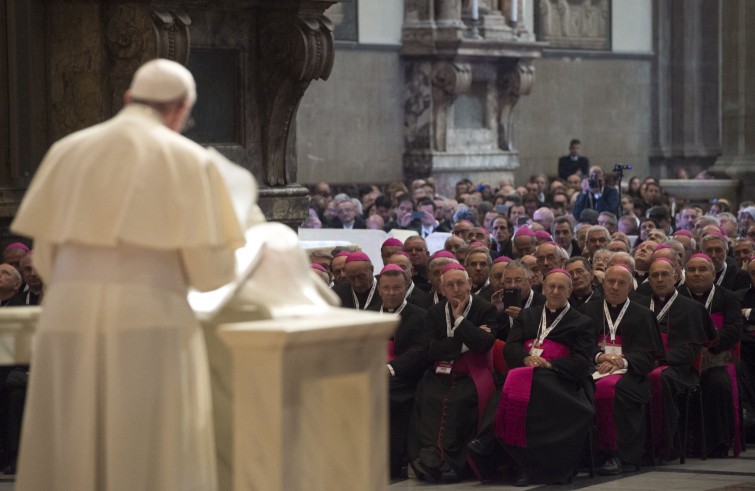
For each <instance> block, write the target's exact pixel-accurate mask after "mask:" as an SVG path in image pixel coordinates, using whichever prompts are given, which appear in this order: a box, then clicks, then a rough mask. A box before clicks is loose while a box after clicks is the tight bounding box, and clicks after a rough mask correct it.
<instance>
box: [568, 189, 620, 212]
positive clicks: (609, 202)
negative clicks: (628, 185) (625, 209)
mask: <svg viewBox="0 0 755 491" xmlns="http://www.w3.org/2000/svg"><path fill="white" fill-rule="evenodd" d="M586 208H592V209H594V210H596V211H597V212H598V213H600V212H602V211H610V212H611V213H613V214H616V212H617V211H618V209H619V192H618V191H617V190H616V189H615V188H612V187H610V186H605V187H604V188H603V194H602V195H601V196H600V198H598V199H597V200H596V199H595V197H594V196H593V195H592V193H589V194H588V193H585V192H581V193H579V196H578V197H577V201H576V202H575V203H574V210H573V212H572V214H573V215H574V218H576V219H577V220H579V216H580V214H581V213H582V210H584V209H586Z"/></svg>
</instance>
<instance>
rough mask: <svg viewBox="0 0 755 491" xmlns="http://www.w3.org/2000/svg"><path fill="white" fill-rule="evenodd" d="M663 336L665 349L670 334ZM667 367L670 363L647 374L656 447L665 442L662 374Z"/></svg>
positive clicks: (651, 420) (651, 425)
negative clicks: (650, 392)
mask: <svg viewBox="0 0 755 491" xmlns="http://www.w3.org/2000/svg"><path fill="white" fill-rule="evenodd" d="M661 338H663V347H664V349H668V347H669V346H668V334H666V333H661ZM667 368H668V365H661V366H659V367H657V368H655V369H654V370H653V371H651V372H650V373H649V374H648V375H647V377H648V380H650V388H651V391H652V397H651V398H650V434H651V437H652V439H653V445H654V446H656V447H657V446H659V445H660V444H661V443H663V384H662V383H661V374H662V373H663V371H664V370H665V369H667Z"/></svg>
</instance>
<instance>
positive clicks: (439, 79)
mask: <svg viewBox="0 0 755 491" xmlns="http://www.w3.org/2000/svg"><path fill="white" fill-rule="evenodd" d="M432 84H433V97H438V98H441V97H455V96H456V95H457V94H461V93H463V92H466V91H467V90H469V87H470V86H471V85H472V66H471V65H470V64H469V63H452V62H448V61H441V62H439V63H435V65H433V74H432Z"/></svg>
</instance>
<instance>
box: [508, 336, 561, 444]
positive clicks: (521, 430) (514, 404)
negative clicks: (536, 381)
mask: <svg viewBox="0 0 755 491" xmlns="http://www.w3.org/2000/svg"><path fill="white" fill-rule="evenodd" d="M533 343H534V340H532V339H531V340H528V341H527V342H525V343H524V347H525V349H526V350H527V351H528V352H529V350H530V349H531V348H532V345H533ZM542 349H543V354H542V355H541V358H545V359H546V360H548V361H552V360H555V359H557V358H563V357H564V356H568V355H569V354H570V353H571V350H569V348H568V347H566V346H564V345H563V344H560V343H555V342H553V341H549V340H547V339H546V340H544V341H543V345H542ZM534 373H535V367H519V368H514V369H512V370H509V373H508V375H506V382H504V384H503V394H502V396H501V402H500V404H499V405H498V410H497V412H496V425H495V433H496V436H497V437H498V438H499V439H500V440H502V441H503V443H504V444H506V445H511V446H515V447H524V448H526V447H527V408H528V407H529V403H530V394H531V392H532V377H533V376H534Z"/></svg>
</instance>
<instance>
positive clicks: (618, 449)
mask: <svg viewBox="0 0 755 491" xmlns="http://www.w3.org/2000/svg"><path fill="white" fill-rule="evenodd" d="M632 279H633V278H632V273H631V272H630V270H629V269H628V268H626V267H625V266H624V265H618V266H611V267H609V268H608V269H607V270H606V274H605V277H604V279H603V295H604V300H603V301H595V302H588V303H587V304H586V305H585V306H584V313H585V315H587V316H588V317H590V319H592V325H593V329H594V335H595V340H596V342H597V346H598V353H597V355H596V356H595V365H596V371H595V372H594V374H593V378H594V379H596V383H595V420H596V426H597V450H598V452H599V458H600V460H601V461H602V464H601V466H600V467H599V468H598V470H597V472H598V473H599V474H602V475H615V474H621V472H622V471H623V464H624V463H629V464H633V465H639V464H640V462H641V459H642V455H643V451H644V447H645V411H646V405H647V404H648V403H649V402H650V383H649V382H648V380H647V374H648V373H650V371H651V370H652V369H653V368H655V362H656V360H658V359H660V358H661V357H662V356H663V343H662V341H661V336H660V334H659V332H658V326H657V324H656V320H655V316H654V315H653V312H651V311H650V310H649V309H647V308H646V307H643V306H642V305H640V304H639V303H637V302H635V301H632V300H630V299H629V292H630V291H632V289H633V283H632Z"/></svg>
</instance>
